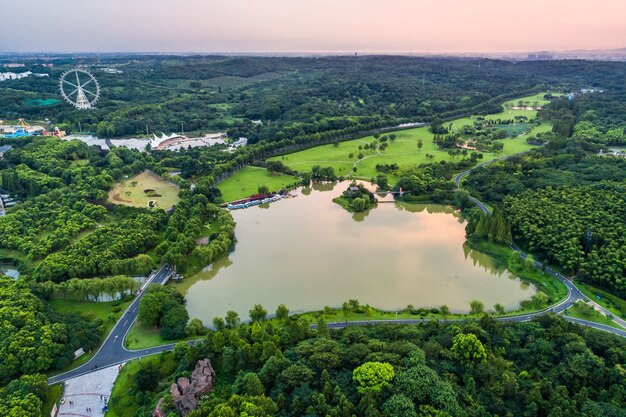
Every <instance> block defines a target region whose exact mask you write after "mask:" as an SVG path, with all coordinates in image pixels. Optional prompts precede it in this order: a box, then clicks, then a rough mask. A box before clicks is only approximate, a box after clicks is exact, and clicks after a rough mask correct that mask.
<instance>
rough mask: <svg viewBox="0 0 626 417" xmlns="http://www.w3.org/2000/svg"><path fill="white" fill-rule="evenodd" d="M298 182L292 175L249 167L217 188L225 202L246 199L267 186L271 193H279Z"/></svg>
mask: <svg viewBox="0 0 626 417" xmlns="http://www.w3.org/2000/svg"><path fill="white" fill-rule="evenodd" d="M297 182H298V178H296V177H293V176H291V175H285V174H281V173H273V172H269V171H268V170H267V169H265V168H259V167H254V166H247V167H245V168H242V169H240V170H239V171H237V172H236V173H234V174H233V175H231V176H230V177H229V178H227V179H226V180H224V182H222V183H220V185H219V186H218V187H217V188H219V189H220V191H221V192H222V198H223V199H224V201H233V200H239V199H242V198H246V197H248V196H250V195H252V194H256V193H258V192H259V186H261V185H265V186H267V187H268V188H269V190H270V192H272V191H278V190H280V189H281V188H286V187H288V186H290V185H292V184H294V183H297Z"/></svg>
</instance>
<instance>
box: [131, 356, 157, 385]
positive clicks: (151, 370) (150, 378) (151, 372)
mask: <svg viewBox="0 0 626 417" xmlns="http://www.w3.org/2000/svg"><path fill="white" fill-rule="evenodd" d="M134 381H135V385H136V386H137V388H138V389H140V390H141V391H152V390H154V389H155V388H156V387H158V386H159V368H158V366H157V364H156V362H154V361H151V360H150V361H143V362H140V363H139V370H138V371H137V373H136V374H135V378H134Z"/></svg>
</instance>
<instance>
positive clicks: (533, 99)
mask: <svg viewBox="0 0 626 417" xmlns="http://www.w3.org/2000/svg"><path fill="white" fill-rule="evenodd" d="M544 94H545V93H538V94H535V95H533V96H528V97H522V98H518V99H515V100H510V101H507V102H506V103H504V104H505V105H503V107H502V111H501V112H500V113H497V114H490V115H485V116H470V117H464V118H461V119H456V120H452V121H450V122H446V123H444V125H446V126H452V130H453V131H458V130H459V129H461V127H463V126H464V125H473V124H474V122H475V121H476V120H478V118H479V117H482V118H484V119H487V120H497V119H512V118H513V117H515V116H525V117H527V118H528V119H533V118H535V117H536V116H537V111H536V110H511V109H510V107H512V106H515V105H517V104H518V103H519V102H520V101H521V102H525V103H528V104H529V105H533V104H535V103H536V105H539V106H542V105H545V104H546V103H548V100H545V99H543V96H544ZM520 125H522V124H521V123H520ZM523 126H524V127H528V128H532V130H531V131H530V133H527V134H524V133H522V134H520V135H519V136H517V137H515V138H507V139H500V140H498V142H502V144H503V145H504V148H503V150H502V151H501V152H499V153H489V152H487V153H483V159H481V160H479V161H478V163H480V162H485V161H489V160H491V159H496V158H501V157H504V156H508V155H511V154H515V153H519V152H524V151H527V150H529V149H532V148H534V146H533V145H529V144H527V143H526V138H528V137H529V136H531V135H536V134H537V133H540V132H547V131H550V130H551V129H552V126H551V125H550V124H548V123H542V124H541V125H538V126H535V125H532V124H527V123H524V124H523ZM507 128H510V129H513V130H515V129H516V127H515V126H510V127H507ZM391 134H395V135H396V139H395V140H394V141H391V140H390V139H389V140H387V142H386V143H387V144H388V147H387V149H385V150H384V151H380V150H377V149H376V150H374V149H359V146H361V147H362V146H363V145H366V144H367V145H369V144H371V143H372V142H373V141H374V140H375V139H374V136H365V137H362V138H358V139H353V140H349V141H345V142H339V143H331V144H327V145H320V146H316V147H313V148H309V149H305V150H302V151H299V152H294V153H291V154H285V155H279V156H275V157H273V158H269V160H273V161H281V162H282V163H283V164H285V165H287V166H288V167H289V168H291V169H294V170H296V171H300V172H310V171H311V170H312V168H313V167H314V166H316V165H319V166H321V167H332V168H333V169H334V170H335V175H337V176H341V177H347V178H359V179H367V180H369V179H372V178H376V177H377V176H378V175H379V174H380V172H378V171H377V170H376V165H377V164H394V163H395V164H398V165H400V166H402V165H420V164H424V163H430V162H433V163H436V162H441V161H446V162H455V161H456V160H458V159H459V157H452V156H450V155H449V154H448V150H447V149H439V148H437V146H436V145H435V144H434V143H433V136H434V135H433V134H432V133H431V132H430V131H429V130H428V126H423V127H418V128H414V129H407V130H400V131H396V132H389V133H381V134H380V135H381V137H382V136H387V137H389V136H390V135H391ZM418 140H421V142H422V147H421V149H420V148H418V146H417V144H418ZM359 154H361V156H362V158H360V159H359V158H358V156H359ZM426 155H429V157H427V156H426ZM354 168H356V171H354ZM387 177H388V178H389V181H390V183H392V184H393V183H394V182H395V181H396V180H397V177H396V176H395V175H393V174H387Z"/></svg>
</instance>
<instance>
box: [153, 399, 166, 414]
mask: <svg viewBox="0 0 626 417" xmlns="http://www.w3.org/2000/svg"><path fill="white" fill-rule="evenodd" d="M161 407H163V398H160V399H159V402H158V403H157V405H156V408H155V410H154V412H153V413H152V417H165V411H163V408H161Z"/></svg>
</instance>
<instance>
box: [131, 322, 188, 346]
mask: <svg viewBox="0 0 626 417" xmlns="http://www.w3.org/2000/svg"><path fill="white" fill-rule="evenodd" d="M197 338H198V336H192V337H186V338H183V339H176V340H165V339H163V337H161V330H160V329H159V328H155V327H151V326H146V325H145V324H142V323H140V322H138V321H136V322H135V323H134V324H133V326H132V327H131V328H130V331H129V332H128V335H126V339H125V340H124V346H126V347H127V348H128V349H135V350H136V349H145V348H149V347H153V346H161V345H166V344H168V343H176V342H180V341H182V340H193V339H197Z"/></svg>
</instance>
